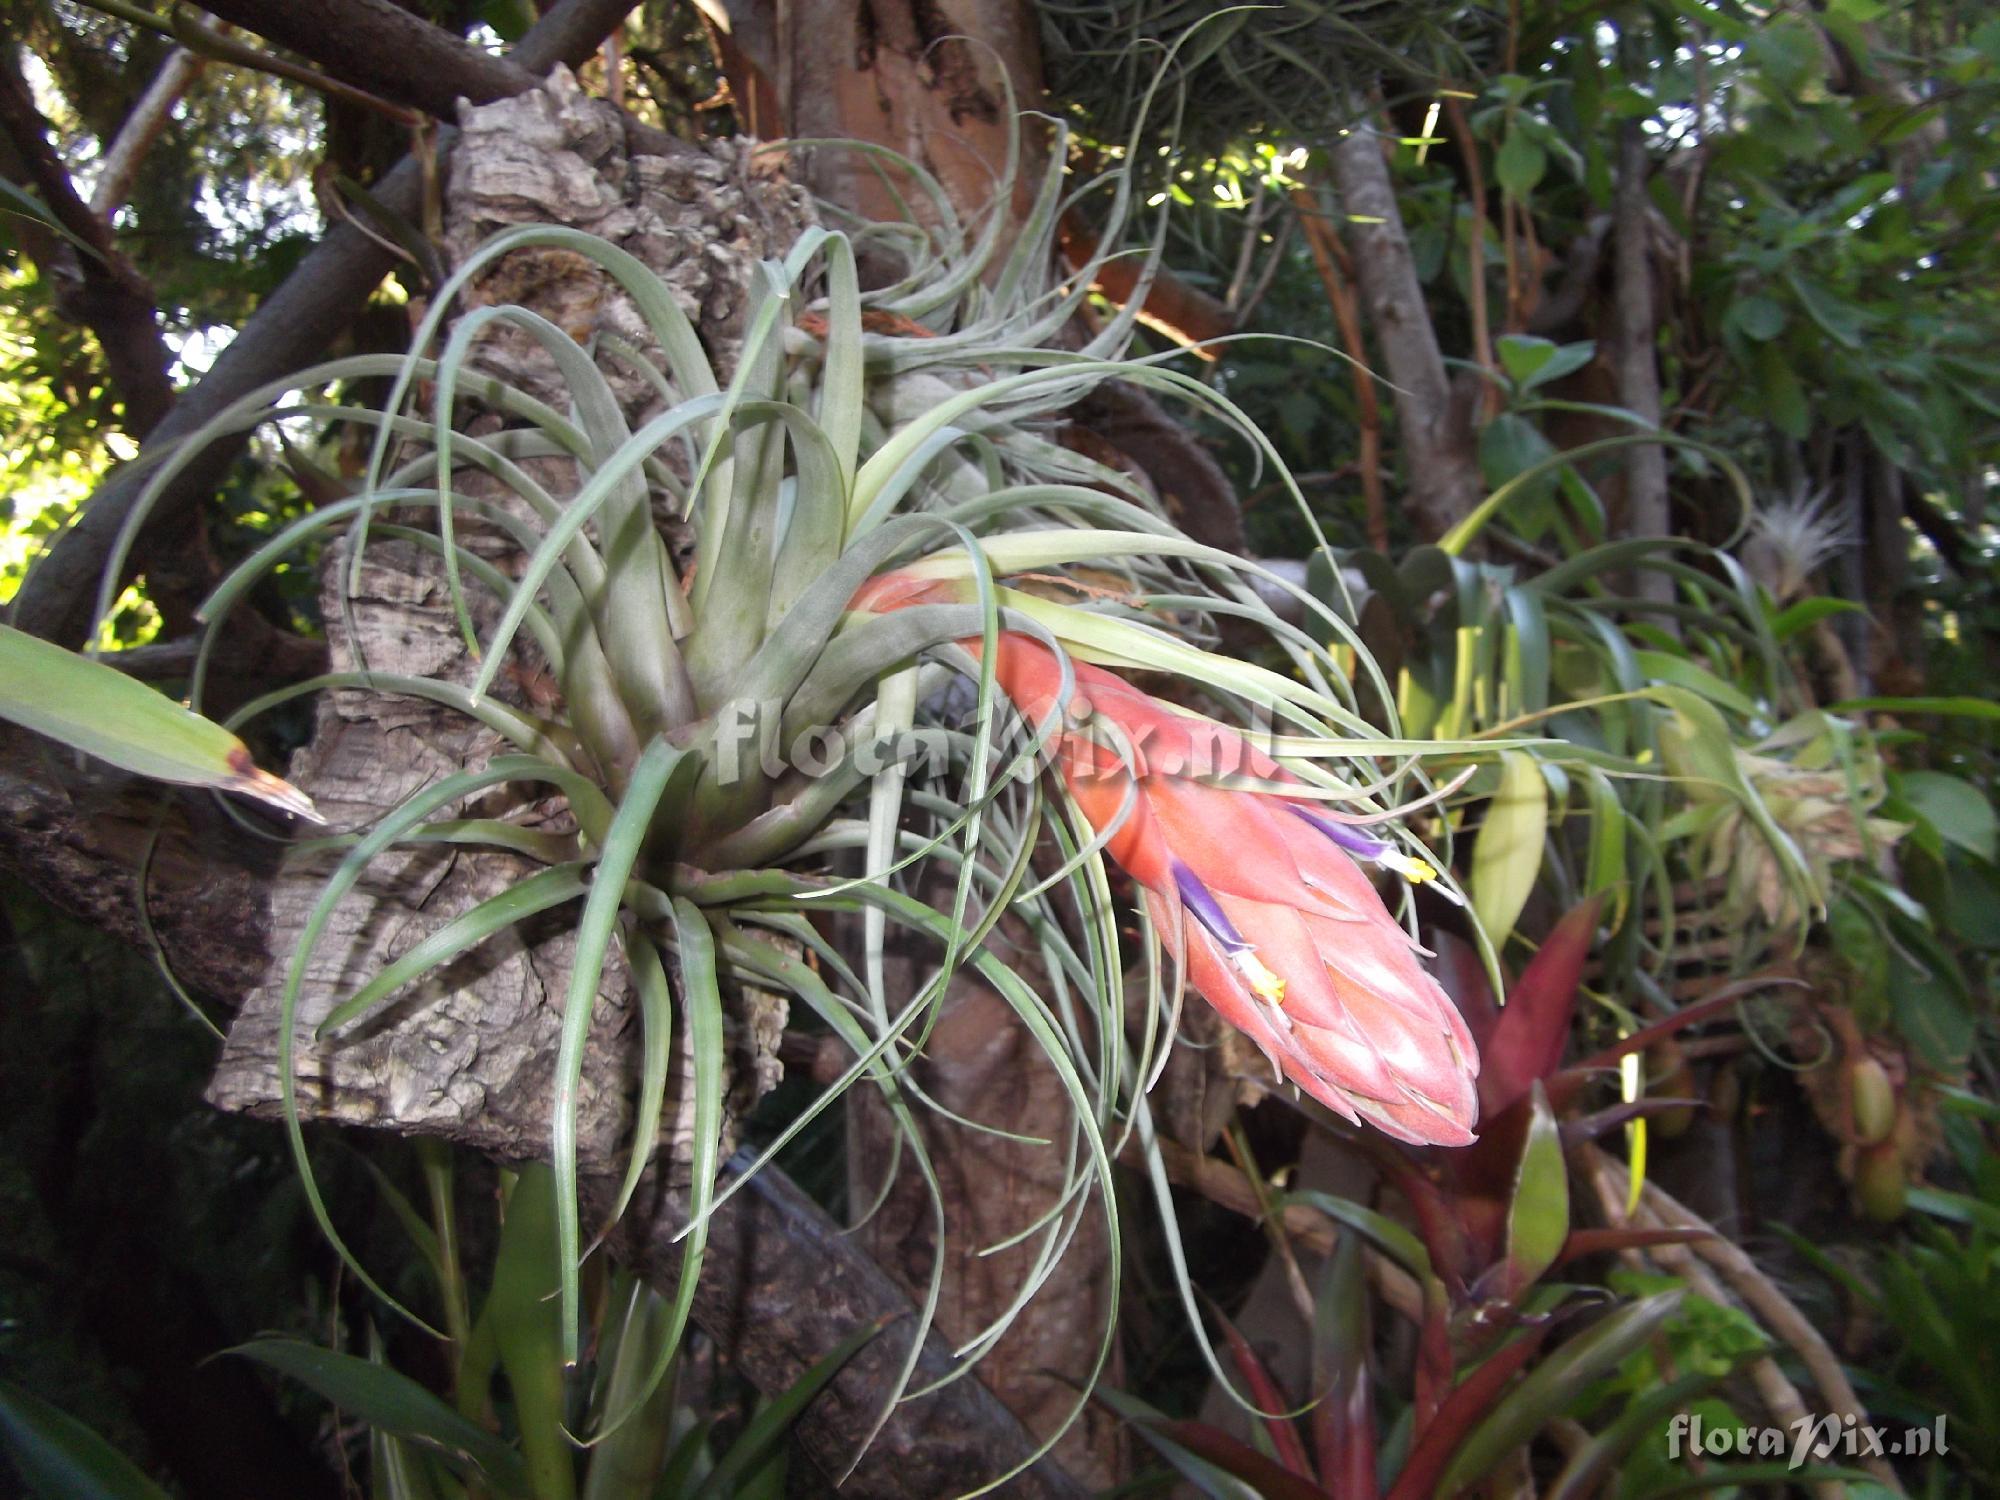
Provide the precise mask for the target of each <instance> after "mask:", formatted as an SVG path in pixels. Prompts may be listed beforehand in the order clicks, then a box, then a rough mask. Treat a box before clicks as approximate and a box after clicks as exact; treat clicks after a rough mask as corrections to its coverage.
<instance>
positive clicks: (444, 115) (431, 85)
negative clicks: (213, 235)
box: [198, 0, 635, 120]
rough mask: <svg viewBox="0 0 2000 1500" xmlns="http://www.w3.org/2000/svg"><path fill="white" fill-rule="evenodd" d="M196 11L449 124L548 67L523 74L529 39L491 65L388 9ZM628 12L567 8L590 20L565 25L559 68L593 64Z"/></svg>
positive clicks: (590, 2) (215, 0) (387, 4)
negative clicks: (567, 43)
mask: <svg viewBox="0 0 2000 1500" xmlns="http://www.w3.org/2000/svg"><path fill="white" fill-rule="evenodd" d="M198 3H199V4H200V5H201V8H202V9H203V10H205V11H207V12H208V13H209V14H210V15H212V16H215V17H217V18H218V19H220V20H224V21H228V22H230V23H232V24H233V25H236V26H241V27H242V28H243V29H244V30H246V31H252V32H255V33H256V34H257V35H258V36H261V37H263V38H264V40H265V41H267V42H274V43H276V44H277V45H278V46H280V47H284V48H286V49H287V50H289V51H292V52H296V53H297V54H298V55H299V56H301V57H303V58H307V59H308V60H310V61H311V62H313V63H315V64H317V65H318V66H319V67H320V68H321V69H323V70H324V71H325V72H326V73H327V74H328V76H330V77H333V78H337V79H339V80H340V81H341V82H342V83H345V84H349V85H351V86H353V87H355V88H358V89H364V90H366V91H367V92H368V93H371V94H377V95H380V96H381V97H382V98H384V99H388V100H392V101H394V102H395V103H397V104H408V105H414V106H415V107H416V108H418V109H421V110H424V111H425V112H426V113H429V114H433V115H436V116H437V117H438V118H439V119H442V120H450V119H452V118H453V116H454V113H455V112H456V110H457V108H458V100H459V99H460V98H461V97H463V98H467V99H471V100H473V101H474V102H475V103H485V102H487V101H489V100H493V99H503V98H505V97H507V96H508V95H510V94H519V93H524V92H526V90H527V89H528V88H531V87H533V86H534V85H535V84H537V83H539V82H540V81H541V74H542V73H543V72H546V71H547V67H546V65H545V66H543V67H541V68H534V67H531V66H529V65H528V64H527V61H526V59H525V57H524V53H525V52H526V49H527V47H528V44H529V41H530V40H531V39H532V37H533V33H532V32H531V33H530V34H529V36H528V37H524V38H522V41H521V45H520V47H518V48H516V49H515V51H514V53H513V55H511V56H508V57H496V56H494V55H493V54H492V53H490V52H486V51H483V50H482V49H480V48H478V47H475V46H473V45H472V44H471V43H470V42H467V41H465V40H464V39H463V38H461V37H457V36H454V35H452V33H450V32H449V31H446V30H445V29H444V28H443V27H441V26H433V25H432V24H431V23H430V22H429V21H426V20H424V19H423V18H422V17H421V16H418V15H414V14H412V13H411V12H410V11H408V10H405V9H404V8H403V7H402V6H400V5H397V4H395V3H394V0H319V3H317V4H314V5H298V4H294V3H293V0H198ZM634 3H635V0H623V3H620V0H583V3H582V4H578V5H575V6H571V7H565V9H573V10H583V11H588V12H589V13H590V15H589V18H588V19H589V24H586V25H578V24H577V23H575V22H568V23H566V25H565V32H564V35H565V37H566V38H569V39H572V40H573V41H574V43H575V45H574V46H572V47H568V48H565V49H564V50H563V51H562V53H561V54H560V60H561V61H563V62H567V63H569V64H570V65H571V66H572V67H574V66H576V65H577V64H579V63H581V62H582V61H583V60H584V59H585V58H587V57H589V56H590V54H591V53H592V52H594V51H596V50H597V47H598V44H599V43H601V42H602V41H603V40H604V38H605V36H606V35H607V34H608V33H609V32H610V31H611V30H612V29H613V28H614V27H616V26H617V25H618V24H619V22H621V21H622V20H623V19H624V18H625V16H626V14H627V13H628V12H630V11H631V10H632V9H633V7H634ZM544 24H547V23H544ZM536 29H537V30H540V29H541V28H540V27H537V28H536ZM539 47H540V49H542V50H546V49H547V47H548V41H547V40H546V39H544V40H543V41H542V42H541V43H540V44H539Z"/></svg>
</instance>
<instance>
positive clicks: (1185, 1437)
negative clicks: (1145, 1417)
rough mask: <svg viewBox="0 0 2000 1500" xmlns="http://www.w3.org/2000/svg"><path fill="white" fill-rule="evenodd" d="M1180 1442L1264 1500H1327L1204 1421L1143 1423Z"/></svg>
mask: <svg viewBox="0 0 2000 1500" xmlns="http://www.w3.org/2000/svg"><path fill="white" fill-rule="evenodd" d="M1144 1425H1145V1426H1147V1427H1150V1428H1152V1429H1153V1431H1155V1432H1157V1433H1159V1434H1160V1435H1161V1436H1162V1437H1166V1438H1170V1439H1172V1440H1173V1441H1174V1442H1176V1443H1179V1444H1180V1445H1181V1446H1182V1447H1183V1448H1185V1449H1187V1450H1188V1452H1190V1453H1192V1454H1194V1455H1195V1456H1196V1457H1197V1458H1203V1459H1206V1460H1207V1461H1208V1462H1209V1463H1212V1464H1214V1465H1215V1466H1216V1467H1217V1468H1218V1469H1221V1470H1223V1471H1225V1472H1226V1473H1229V1474H1233V1475H1235V1476H1236V1477H1237V1478H1238V1479H1241V1480H1243V1481H1244V1482H1245V1483H1246V1484H1250V1485H1254V1486H1255V1487H1256V1490H1257V1493H1258V1494H1260V1495H1262V1496H1263V1497H1264V1500H1328V1495H1327V1492H1326V1491H1325V1490H1323V1489H1321V1488H1320V1487H1319V1486H1318V1485H1316V1484H1314V1483H1313V1482H1312V1481H1311V1480H1309V1479H1301V1478H1300V1477H1299V1476H1298V1475H1296V1474H1294V1473H1293V1472H1292V1471H1291V1470H1290V1469H1287V1468H1286V1467H1285V1466H1284V1465H1283V1464H1280V1463H1277V1462H1276V1461H1274V1460H1272V1459H1269V1458H1266V1457H1265V1456H1264V1455H1263V1454H1261V1453H1259V1452H1258V1451H1257V1450H1256V1449H1255V1448H1252V1447H1251V1446H1250V1445H1249V1444H1248V1443H1245V1442H1242V1441H1240V1440H1239V1439H1236V1438H1233V1437H1231V1436H1230V1435H1229V1434H1228V1433H1226V1432H1224V1431H1223V1430H1222V1429H1221V1428H1220V1427H1211V1426H1209V1425H1208V1424H1207V1423H1206V1422H1186V1421H1172V1420H1169V1421H1165V1422H1151V1421H1149V1422H1146V1423H1145V1424H1144Z"/></svg>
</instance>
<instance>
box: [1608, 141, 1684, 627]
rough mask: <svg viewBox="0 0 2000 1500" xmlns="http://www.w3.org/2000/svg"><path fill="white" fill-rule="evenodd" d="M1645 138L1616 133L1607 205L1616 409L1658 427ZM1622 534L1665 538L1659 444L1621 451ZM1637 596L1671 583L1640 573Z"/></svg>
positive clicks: (1652, 594)
mask: <svg viewBox="0 0 2000 1500" xmlns="http://www.w3.org/2000/svg"><path fill="white" fill-rule="evenodd" d="M1647 168H1648V162H1647V156H1646V137H1645V135H1644V133H1643V132H1642V131H1641V130H1640V128H1639V121H1637V120H1627V121H1626V122H1625V123H1624V124H1622V125H1621V126H1619V133H1618V190H1617V195H1616V198H1615V200H1614V202H1613V206H1612V214H1613V225H1612V231H1611V234H1612V253H1613V274H1614V276H1615V278H1616V286H1617V293H1616V295H1617V306H1616V314H1615V317H1616V321H1615V323H1614V325H1613V326H1614V328H1615V330H1616V335H1617V349H1616V352H1615V354H1614V358H1615V359H1616V360H1617V372H1618V404H1619V405H1621V406H1623V407H1624V408H1625V409H1626V410H1627V411H1629V412H1631V413H1632V414H1633V415H1634V416H1636V417H1638V418H1639V419H1640V420H1641V421H1643V422H1645V423H1646V424H1648V425H1649V426H1652V427H1658V426H1659V425H1660V369H1659V354H1658V348H1657V345H1658V343H1659V329H1658V327H1657V325H1656V324H1655V321H1654V309H1653V258H1652V254H1651V247H1652V209H1651V205H1650V204H1649V203H1648V201H1647V197H1646V175H1647ZM1624 519H1625V523H1624V525H1623V526H1622V527H1621V528H1619V531H1620V533H1621V534H1623V535H1626V536H1666V535H1668V532H1669V527H1668V512H1667V456H1666V450H1665V449H1663V448H1662V447H1661V446H1660V445H1659V444H1658V443H1639V444H1636V445H1634V446H1633V447H1630V448H1627V449H1626V450H1625V518H1624ZM1632 584H1633V587H1634V588H1635V589H1637V590H1638V592H1639V594H1640V595H1641V597H1649V598H1654V599H1669V598H1671V597H1672V596H1673V581H1672V580H1671V579H1670V578H1668V577H1667V576H1666V574H1664V573H1659V572H1656V571H1654V570H1653V569H1650V568H1646V569H1641V570H1639V572H1638V573H1637V574H1636V575H1635V576H1634V578H1633V580H1632Z"/></svg>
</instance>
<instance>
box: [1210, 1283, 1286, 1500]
mask: <svg viewBox="0 0 2000 1500" xmlns="http://www.w3.org/2000/svg"><path fill="white" fill-rule="evenodd" d="M1205 1300H1208V1304H1209V1311H1210V1312H1211V1313H1212V1314H1214V1317H1215V1321H1216V1323H1217V1325H1218V1326H1219V1327H1220V1328H1221V1329H1222V1337H1223V1339H1224V1341H1225V1342H1226V1343H1227V1344H1228V1345H1229V1357H1230V1359H1231V1360H1232V1361H1233V1362H1234V1363H1235V1365H1236V1369H1237V1371H1238V1373H1240V1374H1241V1375H1242V1376H1243V1382H1244V1384H1245V1385H1247V1386H1249V1388H1250V1399H1251V1400H1252V1401H1254V1402H1255V1403H1256V1404H1257V1407H1258V1414H1259V1417H1260V1418H1261V1420H1262V1421H1263V1423H1264V1430H1265V1431H1266V1432H1268V1433H1269V1434H1270V1435H1271V1446H1272V1448H1273V1449H1275V1450H1276V1451H1277V1455H1278V1462H1279V1463H1281V1464H1283V1465H1284V1466H1285V1467H1286V1468H1287V1469H1290V1470H1291V1471H1292V1472H1293V1473H1294V1474H1297V1475H1299V1476H1300V1477H1301V1478H1304V1479H1311V1478H1312V1477H1313V1471H1312V1463H1311V1462H1310V1460H1308V1459H1307V1457H1306V1445H1305V1441H1304V1439H1302V1438H1301V1437H1300V1436H1299V1430H1298V1426H1297V1424H1296V1423H1295V1422H1294V1421H1293V1420H1292V1419H1291V1418H1290V1417H1287V1416H1285V1415H1284V1412H1285V1411H1286V1410H1287V1409H1288V1408H1289V1407H1290V1406H1291V1405H1292V1403H1291V1402H1290V1401H1288V1400H1286V1399H1285V1393H1284V1392H1283V1391H1282V1390H1280V1389H1279V1388H1278V1382H1277V1381H1276V1380H1274V1379H1273V1378H1272V1376H1271V1372H1270V1370H1269V1369H1267V1368H1266V1367H1265V1365H1264V1361H1263V1360H1261V1359H1259V1358H1258V1357H1257V1351H1256V1350H1255V1349H1253V1348H1251V1347H1250V1341H1249V1340H1248V1339H1246V1338H1244V1337H1243V1334H1242V1331H1241V1330H1239V1329H1238V1328H1237V1326H1236V1325H1235V1324H1234V1323H1232V1322H1231V1321H1230V1320H1229V1316H1228V1314H1226V1313H1224V1312H1223V1310H1222V1309H1221V1308H1220V1307H1218V1306H1216V1304H1215V1302H1214V1301H1213V1300H1212V1299H1205Z"/></svg>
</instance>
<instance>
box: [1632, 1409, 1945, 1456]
mask: <svg viewBox="0 0 2000 1500" xmlns="http://www.w3.org/2000/svg"><path fill="white" fill-rule="evenodd" d="M1950 1451H1951V1450H1950V1448H1949V1447H1948V1446H1947V1444H1946V1441H1945V1430H1944V1418H1943V1417H1942V1416H1940V1417H1936V1418H1934V1419H1933V1420H1932V1421H1931V1422H1930V1423H1929V1425H1927V1426H1918V1427H1876V1426H1871V1425H1869V1424H1868V1423H1865V1422H1861V1421H1859V1420H1858V1419H1856V1417H1855V1416H1854V1415H1853V1414H1852V1413H1851V1412H1850V1413H1848V1414H1847V1415H1845V1416H1833V1415H1831V1414H1829V1415H1826V1416H1820V1417H1800V1418H1799V1419H1798V1420H1797V1421H1794V1422H1788V1423H1786V1424H1785V1425H1783V1426H1782V1427H1741V1426H1735V1427H1732V1426H1723V1425H1710V1424H1709V1423H1707V1422H1704V1421H1703V1420H1702V1419H1701V1416H1700V1415H1699V1414H1698V1413H1690V1412H1682V1413H1680V1414H1679V1415H1678V1416H1676V1417H1675V1418H1674V1420H1673V1421H1672V1422H1671V1423H1670V1424H1669V1425H1668V1427H1667V1456H1668V1457H1669V1458H1671V1459H1674V1460H1676V1461H1678V1460H1680V1459H1682V1458H1782V1459H1784V1460H1785V1462H1786V1465H1787V1466H1788V1467H1790V1468H1794V1469H1802V1468H1804V1467H1805V1466H1806V1465H1807V1464H1819V1463H1830V1462H1840V1461H1843V1460H1852V1459H1867V1458H1927V1457H1930V1456H1931V1455H1933V1454H1944V1453H1949V1452H1950Z"/></svg>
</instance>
